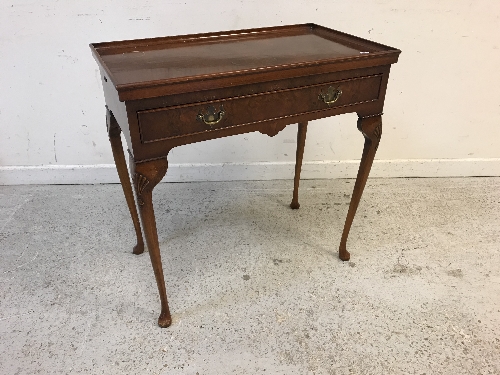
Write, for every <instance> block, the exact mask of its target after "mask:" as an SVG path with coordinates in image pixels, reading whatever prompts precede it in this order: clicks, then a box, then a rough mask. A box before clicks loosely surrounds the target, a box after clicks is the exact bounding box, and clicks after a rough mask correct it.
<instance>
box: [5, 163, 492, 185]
mask: <svg viewBox="0 0 500 375" xmlns="http://www.w3.org/2000/svg"><path fill="white" fill-rule="evenodd" d="M294 165H295V163H294V162H275V163H218V164H171V165H169V169H168V172H167V176H166V177H165V178H164V180H163V182H194V181H237V180H279V179H292V178H293V173H294ZM358 166H359V160H346V161H310V162H304V164H303V166H302V173H301V178H302V179H335V178H355V177H356V173H357V171H358ZM470 176H500V159H499V158H494V159H493V158H492V159H411V160H375V162H374V164H373V167H372V170H371V173H370V178H373V177H376V178H377V177H378V178H394V177H470ZM118 182H119V180H118V174H117V173H116V169H115V166H114V165H113V164H98V165H44V166H11V167H0V185H30V184H47V185H51V184H108V183H118Z"/></svg>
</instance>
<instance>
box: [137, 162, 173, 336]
mask: <svg viewBox="0 0 500 375" xmlns="http://www.w3.org/2000/svg"><path fill="white" fill-rule="evenodd" d="M167 167H168V162H167V159H158V160H152V161H148V162H144V163H140V164H135V162H134V161H133V160H131V161H130V168H131V172H132V174H133V176H134V187H135V192H136V195H137V202H138V203H139V212H140V214H141V219H142V228H143V230H144V236H145V237H146V243H147V244H148V250H149V256H150V258H151V264H152V266H153V271H154V273H155V278H156V284H157V286H158V292H159V294H160V301H161V313H160V317H159V318H158V325H159V326H160V327H163V328H164V327H168V326H169V325H170V324H172V318H171V316H170V310H169V308H168V301H167V291H166V289H165V280H164V278H163V268H162V264H161V255H160V245H159V244H158V233H157V231H156V220H155V213H154V209H153V189H154V187H155V186H156V185H157V184H158V183H159V182H160V181H161V179H162V178H163V176H165V173H166V172H167Z"/></svg>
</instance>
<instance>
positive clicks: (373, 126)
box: [339, 115, 382, 260]
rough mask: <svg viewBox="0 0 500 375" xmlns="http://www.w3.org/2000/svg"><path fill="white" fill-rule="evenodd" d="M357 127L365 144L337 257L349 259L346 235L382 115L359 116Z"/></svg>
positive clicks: (380, 130)
mask: <svg viewBox="0 0 500 375" xmlns="http://www.w3.org/2000/svg"><path fill="white" fill-rule="evenodd" d="M358 129H359V130H360V131H361V133H363V136H364V137H365V146H364V148H363V155H362V157H361V163H360V165H359V170H358V176H357V177H356V183H355V185H354V191H353V193H352V197H351V203H350V205H349V211H348V212H347V218H346V220H345V224H344V231H343V232H342V238H341V240H340V246H339V258H340V259H342V260H349V258H350V256H351V255H350V254H349V252H348V251H347V249H346V243H347V237H348V236H349V230H350V229H351V225H352V221H353V220H354V215H355V214H356V210H357V208H358V204H359V201H360V199H361V195H362V194H363V189H364V188H365V184H366V180H367V179H368V174H369V173H370V169H371V167H372V164H373V159H374V158H375V153H376V152H377V148H378V145H379V142H380V138H381V137H382V116H381V115H376V116H370V117H359V118H358Z"/></svg>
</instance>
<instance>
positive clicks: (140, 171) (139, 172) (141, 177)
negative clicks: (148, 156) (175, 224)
mask: <svg viewBox="0 0 500 375" xmlns="http://www.w3.org/2000/svg"><path fill="white" fill-rule="evenodd" d="M167 168H168V162H167V160H166V159H159V160H153V161H148V162H145V163H141V164H136V165H135V168H134V177H133V180H134V187H135V191H136V193H137V203H138V204H139V206H144V201H145V199H144V198H145V194H148V193H152V191H153V189H154V187H155V186H156V185H157V184H158V183H159V182H160V181H161V179H162V178H163V177H164V176H165V173H167Z"/></svg>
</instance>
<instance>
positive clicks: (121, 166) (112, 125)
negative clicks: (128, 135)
mask: <svg viewBox="0 0 500 375" xmlns="http://www.w3.org/2000/svg"><path fill="white" fill-rule="evenodd" d="M106 123H107V126H108V135H109V142H110V143H111V150H112V151H113V157H114V159H115V165H116V169H117V171H118V177H119V178H120V183H121V185H122V188H123V192H124V194H125V199H126V201H127V205H128V209H129V211H130V216H131V217H132V222H133V223H134V228H135V234H136V236H137V244H136V245H135V246H134V250H133V253H134V254H142V253H143V252H144V241H143V239H142V232H141V225H140V223H139V215H138V214H137V207H136V205H135V201H134V193H133V191H132V185H131V184H130V177H129V174H128V171H127V163H126V162H125V155H124V153H123V145H122V139H121V137H120V134H121V129H120V126H119V125H118V123H117V122H116V119H115V117H114V116H113V114H112V113H111V111H110V110H109V109H107V108H106Z"/></svg>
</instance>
